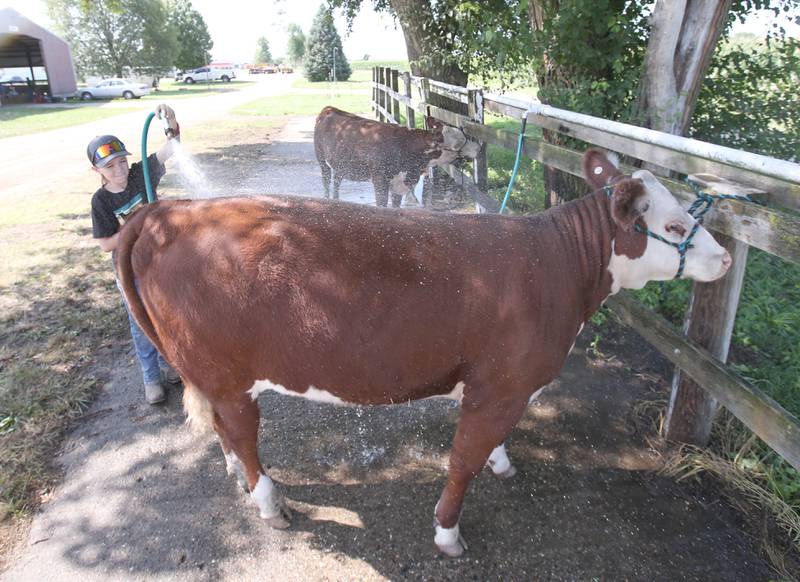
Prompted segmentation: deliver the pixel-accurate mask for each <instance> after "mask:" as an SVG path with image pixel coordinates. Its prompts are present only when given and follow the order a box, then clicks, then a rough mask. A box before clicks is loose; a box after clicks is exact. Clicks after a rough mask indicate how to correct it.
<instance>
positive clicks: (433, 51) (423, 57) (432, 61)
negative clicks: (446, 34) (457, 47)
mask: <svg viewBox="0 0 800 582" xmlns="http://www.w3.org/2000/svg"><path fill="white" fill-rule="evenodd" d="M391 5H392V9H393V10H394V13H395V14H396V15H397V19H398V20H399V21H400V27H401V28H402V29H403V36H404V37H405V40H406V50H407V52H408V60H409V63H410V65H411V72H412V73H413V74H414V75H416V76H418V77H430V78H431V79H436V80H438V81H443V82H445V83H450V84H452V85H458V86H460V87H466V86H467V80H468V75H467V73H466V72H464V71H462V70H461V69H460V68H459V67H457V66H456V65H454V64H453V63H448V62H446V61H444V60H443V59H441V58H440V57H438V56H433V57H431V55H439V54H442V52H443V50H442V49H443V48H446V46H444V47H443V46H442V44H443V43H445V42H446V41H443V40H442V39H441V38H438V37H437V36H435V35H432V34H431V32H430V29H429V31H428V32H426V31H425V28H424V25H426V24H427V25H429V24H430V23H431V22H434V18H433V11H432V10H431V5H430V2H429V1H428V0H422V1H420V0H391Z"/></svg>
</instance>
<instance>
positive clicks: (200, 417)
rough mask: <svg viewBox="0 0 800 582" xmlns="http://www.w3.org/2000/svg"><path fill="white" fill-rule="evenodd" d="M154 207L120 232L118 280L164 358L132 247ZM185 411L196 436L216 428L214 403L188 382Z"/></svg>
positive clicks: (130, 307)
mask: <svg viewBox="0 0 800 582" xmlns="http://www.w3.org/2000/svg"><path fill="white" fill-rule="evenodd" d="M153 208H155V206H146V207H144V208H142V209H141V210H140V211H139V212H137V213H136V215H135V216H134V217H133V218H132V219H131V220H130V221H129V222H128V223H127V224H126V225H125V228H123V229H122V230H121V231H120V237H119V242H118V243H117V277H119V282H120V285H121V287H122V292H123V294H124V295H125V301H126V302H127V304H128V308H129V309H130V310H131V313H132V314H133V317H134V319H136V323H138V324H139V327H140V328H141V329H142V331H143V332H144V333H145V334H146V335H147V337H148V338H149V339H150V341H151V342H153V345H154V346H155V347H156V349H157V350H158V351H159V352H160V353H161V354H163V353H164V349H163V343H162V342H161V339H160V338H159V337H158V333H156V329H155V326H154V325H153V320H152V319H150V314H149V313H148V312H147V307H145V305H144V302H143V301H142V297H141V295H139V292H138V291H137V290H136V283H135V281H136V274H135V273H134V270H133V262H132V255H133V247H134V246H135V245H136V241H138V240H139V237H140V236H141V234H142V229H143V228H144V225H145V222H146V220H147V215H148V214H149V212H150V211H151V209H153ZM183 408H184V410H185V411H186V416H187V418H186V422H187V424H189V426H191V427H192V429H194V430H196V431H197V432H205V431H207V430H210V429H211V428H213V425H214V409H213V408H212V406H211V402H210V401H209V400H208V398H206V397H205V396H204V395H203V393H202V392H201V391H200V390H199V389H198V388H197V387H196V386H194V385H192V384H190V383H188V382H185V384H184V388H183Z"/></svg>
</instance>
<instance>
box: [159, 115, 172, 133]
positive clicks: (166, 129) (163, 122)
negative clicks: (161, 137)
mask: <svg viewBox="0 0 800 582" xmlns="http://www.w3.org/2000/svg"><path fill="white" fill-rule="evenodd" d="M158 118H159V119H160V120H161V126H162V127H163V128H164V134H165V135H166V136H167V137H168V138H169V139H172V138H173V137H175V130H174V129H172V128H171V127H170V126H169V121H168V120H167V116H166V115H164V114H163V113H160V114H159V116H158Z"/></svg>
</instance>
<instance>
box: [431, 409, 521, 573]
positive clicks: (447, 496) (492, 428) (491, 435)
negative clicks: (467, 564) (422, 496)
mask: <svg viewBox="0 0 800 582" xmlns="http://www.w3.org/2000/svg"><path fill="white" fill-rule="evenodd" d="M524 410H525V402H524V401H523V402H521V403H516V402H514V403H509V402H506V403H500V402H491V403H490V402H485V403H482V404H479V403H473V402H470V399H469V397H468V396H467V395H465V398H464V401H463V402H462V412H461V418H460V419H459V421H458V428H457V429H456V436H455V438H454V439H453V448H452V450H451V451H450V467H449V470H448V475H447V485H446V486H445V488H444V491H442V495H441V497H440V498H439V502H438V503H437V504H436V509H435V511H434V526H435V528H436V536H435V537H434V542H435V543H436V545H437V547H438V548H439V550H441V551H442V552H443V553H445V554H447V555H448V556H452V557H456V556H460V555H461V554H462V553H463V552H464V550H465V549H466V544H465V543H464V538H463V537H462V536H461V533H460V531H459V527H458V520H459V517H460V515H461V506H462V504H463V501H464V494H465V493H466V491H467V487H468V486H469V484H470V482H471V481H472V479H473V478H474V477H475V476H477V475H478V474H479V473H480V472H481V469H483V467H484V465H485V464H486V463H487V461H488V459H489V456H490V454H491V453H492V452H493V451H496V450H497V449H499V448H500V447H501V445H502V442H503V439H505V438H506V436H508V433H509V432H511V429H512V428H513V427H514V425H515V424H517V421H519V419H520V417H521V416H522V413H523V412H524Z"/></svg>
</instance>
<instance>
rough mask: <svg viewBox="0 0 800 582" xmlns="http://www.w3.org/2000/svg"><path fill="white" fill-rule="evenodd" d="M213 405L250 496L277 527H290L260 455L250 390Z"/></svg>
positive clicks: (256, 412)
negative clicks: (238, 463) (241, 470)
mask: <svg viewBox="0 0 800 582" xmlns="http://www.w3.org/2000/svg"><path fill="white" fill-rule="evenodd" d="M214 409H215V411H216V413H217V418H218V419H219V420H218V426H219V429H220V430H221V432H222V434H224V438H223V443H227V444H228V445H229V446H230V448H231V451H232V452H233V453H234V454H235V455H236V457H237V458H238V460H239V462H240V463H241V464H242V467H243V469H244V477H245V480H246V481H247V487H248V489H249V490H250V497H251V498H252V499H253V501H254V502H255V504H256V505H257V506H258V510H259V512H260V513H261V517H262V518H264V519H266V520H267V523H269V525H270V526H272V527H274V528H280V529H283V528H287V527H289V520H290V519H291V514H290V512H289V509H288V508H287V507H286V503H285V501H284V499H283V496H282V495H281V494H280V492H279V491H278V489H277V488H276V487H275V484H274V483H273V482H272V479H270V478H269V477H268V476H267V474H266V473H265V472H264V469H263V468H262V466H261V461H259V459H258V417H259V413H258V404H257V403H256V402H254V401H253V400H252V399H251V398H250V396H249V395H248V394H247V393H242V394H241V396H239V398H237V399H234V400H230V401H229V400H225V401H222V402H215V403H214ZM223 450H224V448H223Z"/></svg>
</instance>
